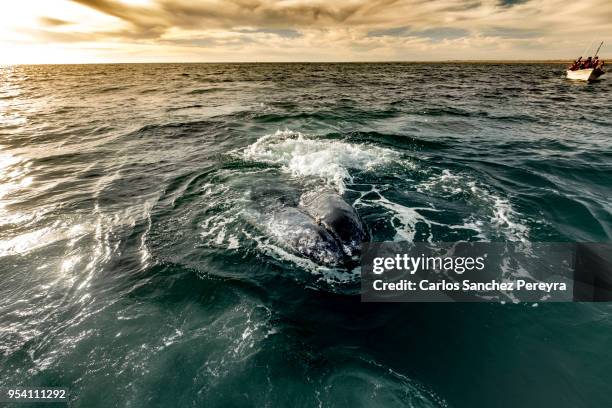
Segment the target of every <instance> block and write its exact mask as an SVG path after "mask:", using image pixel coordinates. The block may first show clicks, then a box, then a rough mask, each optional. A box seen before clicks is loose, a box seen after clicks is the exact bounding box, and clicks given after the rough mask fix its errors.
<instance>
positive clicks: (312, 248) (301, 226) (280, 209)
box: [254, 189, 368, 267]
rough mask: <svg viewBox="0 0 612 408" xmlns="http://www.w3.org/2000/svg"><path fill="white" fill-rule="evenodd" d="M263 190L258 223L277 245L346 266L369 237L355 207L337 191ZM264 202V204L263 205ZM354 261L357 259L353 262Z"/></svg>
mask: <svg viewBox="0 0 612 408" xmlns="http://www.w3.org/2000/svg"><path fill="white" fill-rule="evenodd" d="M278 191H279V190H278V189H274V190H268V191H267V192H266V193H262V192H261V191H260V192H259V193H258V194H256V195H255V196H254V197H255V198H260V199H262V198H263V197H265V198H263V201H262V200H260V201H259V207H260V209H259V216H258V218H259V225H260V226H263V228H264V229H265V230H266V232H267V233H268V235H270V236H272V237H273V238H274V239H275V240H276V242H277V243H278V244H280V245H281V246H283V247H284V248H287V249H289V250H291V251H293V252H297V253H298V254H301V255H303V256H305V257H307V258H309V259H310V260H312V261H314V262H316V263H318V264H321V265H325V266H332V267H334V266H346V265H347V264H349V263H351V262H352V261H353V258H354V257H355V256H357V255H359V249H360V246H361V243H362V242H364V241H366V240H367V239H368V234H367V233H366V230H365V228H364V225H363V222H362V221H361V218H360V217H359V215H358V214H357V212H356V211H355V209H354V208H353V207H352V206H351V205H350V204H348V203H347V202H346V201H345V200H344V199H343V198H342V196H340V195H339V194H338V193H336V192H335V191H331V190H324V191H321V192H316V193H308V194H304V195H302V196H301V197H300V198H299V200H298V199H297V198H296V196H295V194H294V193H290V194H288V193H287V192H286V191H283V193H282V194H280V195H279V194H276V193H278ZM262 202H264V203H265V204H263V205H262ZM353 262H354V261H353Z"/></svg>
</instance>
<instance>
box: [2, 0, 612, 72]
mask: <svg viewBox="0 0 612 408" xmlns="http://www.w3.org/2000/svg"><path fill="white" fill-rule="evenodd" d="M600 41H605V42H606V43H607V44H608V46H607V47H608V48H606V44H604V47H603V49H602V52H601V53H600V55H601V56H603V57H605V56H606V55H612V51H610V49H612V48H610V47H612V1H611V0H574V1H566V0H430V1H416V0H369V1H368V0H308V1H307V0H17V1H12V2H8V1H6V2H5V3H4V4H3V7H2V13H1V14H0V64H15V63H26V64H27V63H96V62H238V61H244V62H273V61H442V60H457V59H460V60H523V59H563V60H568V59H571V58H576V57H577V56H578V55H581V54H582V53H584V52H585V49H587V47H589V45H591V44H593V46H592V49H594V48H596V47H597V45H599V42H600Z"/></svg>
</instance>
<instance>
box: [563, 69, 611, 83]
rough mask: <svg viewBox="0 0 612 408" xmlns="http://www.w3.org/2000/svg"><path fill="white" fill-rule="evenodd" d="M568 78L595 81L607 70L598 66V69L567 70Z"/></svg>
mask: <svg viewBox="0 0 612 408" xmlns="http://www.w3.org/2000/svg"><path fill="white" fill-rule="evenodd" d="M566 73H567V78H568V79H575V80H578V81H594V80H596V79H597V78H599V77H600V76H602V75H603V74H605V73H606V72H605V71H603V70H601V69H599V68H597V69H577V70H574V71H571V70H569V69H568V70H567V71H566Z"/></svg>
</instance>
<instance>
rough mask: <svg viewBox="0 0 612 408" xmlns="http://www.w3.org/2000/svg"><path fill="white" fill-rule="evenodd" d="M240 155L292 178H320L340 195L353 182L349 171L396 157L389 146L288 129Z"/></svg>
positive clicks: (259, 142)
mask: <svg viewBox="0 0 612 408" xmlns="http://www.w3.org/2000/svg"><path fill="white" fill-rule="evenodd" d="M242 155H243V158H244V159H246V160H251V161H257V162H263V163H268V164H274V165H279V166H281V168H282V169H283V171H285V172H287V173H290V174H291V175H293V176H294V177H298V178H307V177H316V178H319V179H323V180H324V181H325V182H326V184H327V185H329V186H331V187H334V188H335V189H336V190H337V191H338V192H339V193H341V194H342V193H344V192H345V190H346V184H347V183H352V181H353V178H352V176H351V174H350V172H349V170H360V171H369V170H373V169H374V168H376V167H379V166H382V165H385V164H388V163H390V162H392V161H393V160H396V159H398V156H399V155H398V153H397V152H394V151H393V150H389V149H384V148H380V147H376V146H368V145H358V144H351V143H346V142H341V141H337V140H325V139H316V138H309V137H306V136H304V135H303V134H302V133H300V132H294V131H290V130H282V131H281V130H279V131H277V132H276V133H273V134H270V135H266V136H263V137H261V138H259V139H258V140H257V141H256V142H255V143H253V144H252V145H250V146H248V147H247V148H246V149H245V150H244V151H243V153H242Z"/></svg>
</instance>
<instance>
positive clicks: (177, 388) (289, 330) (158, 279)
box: [0, 64, 612, 408]
mask: <svg viewBox="0 0 612 408" xmlns="http://www.w3.org/2000/svg"><path fill="white" fill-rule="evenodd" d="M0 76H1V82H0V279H1V283H2V285H1V286H0V386H57V387H68V388H69V389H70V390H71V394H72V396H73V404H72V405H73V406H76V407H87V408H89V407H109V406H120V407H123V406H129V407H161V406H164V407H166V406H167V407H174V406H176V407H195V406H202V407H244V406H257V407H259V406H269V407H284V406H303V407H311V406H323V407H360V406H362V407H375V406H381V407H391V406H414V407H438V406H449V407H481V406H482V407H519V406H520V407H572V408H573V407H603V406H612V393H611V391H612V387H611V386H610V381H611V380H612V374H611V373H612V355H611V352H610V346H611V345H612V319H611V314H610V313H611V312H612V308H611V307H610V305H608V304H605V303H603V304H569V303H565V304H538V305H534V304H518V305H512V304H362V303H360V300H359V295H358V290H357V287H358V281H359V276H358V272H357V271H346V270H334V269H329V268H322V267H320V266H318V265H316V264H314V263H313V262H312V261H309V260H308V259H305V258H304V257H302V256H300V255H299V254H296V253H294V252H292V251H291V250H290V249H289V248H287V247H286V246H285V245H283V240H282V234H281V233H279V226H278V225H275V224H274V223H272V222H270V217H268V211H267V209H266V208H267V207H266V198H267V196H268V195H269V191H281V192H282V193H283V194H286V195H294V196H296V197H298V198H299V196H300V195H301V194H303V193H304V192H306V191H309V190H313V189H320V188H324V187H325V188H333V189H336V190H337V191H338V192H340V193H342V194H343V196H344V198H345V199H346V200H347V201H348V202H350V203H351V204H352V205H353V206H354V207H355V208H356V209H357V211H358V212H359V214H360V215H361V217H362V218H363V220H364V222H365V224H366V226H367V228H368V230H369V232H370V234H371V236H372V239H373V240H376V241H384V240H415V241H423V240H432V241H455V240H481V241H533V242H539V241H544V242H547V241H550V242H558V241H610V238H611V236H612V205H611V202H610V197H611V196H612V194H611V193H612V182H611V180H612V139H611V137H612V120H611V119H610V118H611V113H612V108H611V107H610V102H609V101H610V91H611V90H612V82H610V81H606V80H603V81H601V82H599V83H594V84H583V83H573V82H569V81H567V80H565V79H564V77H563V67H562V66H559V65H536V64H532V65H528V64H526V65H521V64H514V65H485V64H465V65H461V64H439V65H432V66H428V65H424V64H412V65H411V64H378V65H377V64H343V65H333V64H306V65H301V64H262V65H249V64H245V65H223V64H215V65H88V66H17V67H5V68H2V69H1V71H0ZM19 406H24V405H19Z"/></svg>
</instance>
